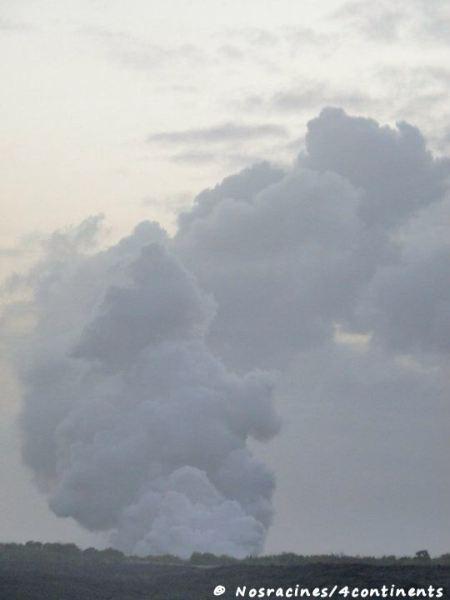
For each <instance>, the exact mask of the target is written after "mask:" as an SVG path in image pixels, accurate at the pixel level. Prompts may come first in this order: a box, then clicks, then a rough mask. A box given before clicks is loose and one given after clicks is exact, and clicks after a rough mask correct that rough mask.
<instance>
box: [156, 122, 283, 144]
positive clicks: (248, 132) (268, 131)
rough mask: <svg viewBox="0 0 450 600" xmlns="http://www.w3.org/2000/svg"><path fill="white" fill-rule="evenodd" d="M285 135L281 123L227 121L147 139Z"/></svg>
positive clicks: (213, 139) (179, 140)
mask: <svg viewBox="0 0 450 600" xmlns="http://www.w3.org/2000/svg"><path fill="white" fill-rule="evenodd" d="M286 137H288V132H287V130H286V129H285V128H284V127H283V126H281V125H275V124H271V123H260V124H251V125H250V124H239V123H232V122H227V123H222V124H219V125H215V126H213V127H203V128H198V129H186V130H182V131H165V132H161V133H153V134H151V135H149V136H148V138H147V141H148V142H152V143H153V142H162V143H165V144H192V143H206V144H220V143H224V142H234V141H252V140H260V139H265V138H286Z"/></svg>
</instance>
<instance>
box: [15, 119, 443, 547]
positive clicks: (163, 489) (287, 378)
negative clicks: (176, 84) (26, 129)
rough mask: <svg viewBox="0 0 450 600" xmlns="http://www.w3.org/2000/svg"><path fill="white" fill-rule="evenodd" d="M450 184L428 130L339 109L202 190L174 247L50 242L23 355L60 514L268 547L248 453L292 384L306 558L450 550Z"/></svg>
mask: <svg viewBox="0 0 450 600" xmlns="http://www.w3.org/2000/svg"><path fill="white" fill-rule="evenodd" d="M449 175H450V161H449V160H448V159H444V158H438V157H435V156H433V155H432V154H431V153H430V152H429V151H428V150H427V147H426V143H425V140H424V138H423V136H422V135H421V133H420V131H418V130H417V129H416V128H415V127H413V126H411V125H409V124H407V123H399V124H398V125H397V127H396V128H391V127H387V126H380V125H379V124H378V123H377V122H376V121H374V120H371V119H365V118H356V117H350V116H348V115H347V114H346V113H345V112H344V111H342V110H340V109H331V108H329V109H325V110H323V111H322V112H321V113H320V115H319V116H318V117H317V118H316V119H313V120H312V121H311V122H310V123H309V124H308V131H307V136H306V150H305V152H304V153H302V154H301V155H300V156H299V157H298V159H297V161H296V162H295V164H294V165H293V166H292V167H291V168H289V169H287V170H285V171H283V170H282V169H280V168H277V167H274V166H272V165H270V164H269V163H261V164H257V165H255V166H253V167H251V168H248V169H246V170H244V171H242V172H240V173H238V174H235V175H233V176H231V177H229V178H227V179H225V180H224V181H223V182H222V183H220V184H218V185H217V186H216V187H215V188H213V189H210V190H205V191H204V192H202V193H201V194H199V196H198V197H197V198H196V199H195V202H194V204H193V206H192V208H191V209H190V210H189V211H187V212H185V213H182V214H181V215H180V216H179V222H178V230H177V233H176V234H175V235H174V236H173V237H172V238H169V237H168V236H167V234H166V233H165V232H164V231H163V230H162V229H161V228H160V227H159V226H158V225H157V224H155V223H141V224H140V225H138V227H137V228H136V230H135V231H134V232H133V233H132V234H131V235H130V236H129V237H127V238H125V239H123V240H122V241H121V242H119V243H118V244H117V245H115V246H112V247H111V248H109V249H107V250H104V251H95V250H94V249H93V248H92V246H91V238H92V237H93V236H94V235H95V231H96V230H97V228H98V227H99V223H98V221H96V220H91V221H90V222H89V223H90V225H89V226H86V225H85V226H84V227H83V228H81V229H75V230H72V231H69V232H66V233H65V234H63V233H60V234H55V236H53V238H52V239H51V240H50V242H49V244H48V246H47V249H46V256H45V257H44V259H43V260H42V261H41V263H39V264H38V265H37V266H36V267H35V268H34V269H33V270H32V271H31V272H30V274H29V275H28V277H27V278H26V279H25V280H24V281H23V283H24V284H26V285H27V286H29V287H31V289H32V290H33V300H32V301H31V302H30V303H29V304H28V305H26V306H25V309H24V310H28V311H29V312H31V313H32V315H33V317H34V319H35V322H36V325H35V327H34V329H33V331H32V333H31V334H30V336H29V337H27V338H26V345H24V344H22V343H20V342H21V340H17V344H16V345H17V350H16V355H17V364H18V370H19V374H20V377H21V380H22V383H23V385H24V390H25V391H24V400H23V415H22V430H23V439H24V450H23V454H24V459H25V462H26V463H27V464H28V465H29V466H30V467H31V468H32V469H33V471H34V473H35V475H36V480H37V482H38V485H39V486H40V488H41V489H42V491H43V492H44V493H45V494H46V495H47V496H48V498H49V505H50V507H51V508H52V510H53V511H54V512H55V513H56V514H57V515H59V516H64V517H68V516H71V517H73V518H75V519H77V521H78V522H79V523H80V524H82V525H83V526H84V527H87V528H89V529H92V530H104V531H109V532H110V534H111V540H112V542H113V543H114V545H115V546H116V547H118V548H121V549H123V550H125V551H127V552H134V553H138V554H149V553H154V554H156V553H163V552H172V553H175V554H179V555H182V556H188V555H189V554H190V553H191V552H192V551H196V550H200V551H211V552H216V553H227V554H233V555H236V556H244V555H245V554H249V553H254V552H258V551H261V549H262V548H263V544H264V539H265V536H266V533H267V530H268V527H269V525H270V522H271V516H272V503H271V498H272V493H273V489H274V479H273V476H272V475H271V474H270V472H269V470H268V469H267V468H266V467H265V466H264V465H263V464H262V463H261V462H260V461H258V460H257V459H256V458H255V457H254V455H253V454H252V452H251V450H250V446H249V443H248V442H249V440H251V439H252V438H253V439H256V440H260V441H268V440H270V439H271V438H272V437H273V436H274V435H275V434H276V432H277V430H278V427H279V421H278V418H277V416H276V415H275V411H274V409H273V402H272V398H273V395H274V394H275V396H276V397H277V402H278V409H279V412H281V416H282V418H284V422H285V430H284V433H283V434H282V435H281V436H279V441H278V442H277V444H278V448H281V450H280V451H279V453H278V455H277V454H276V453H275V458H274V461H272V462H273V465H274V467H275V470H276V471H277V475H278V476H279V479H280V480H281V488H280V492H279V494H281V495H283V494H284V502H285V504H287V505H288V504H289V501H288V500H289V497H290V496H292V497H293V498H300V502H299V503H297V505H296V511H297V514H298V515H299V519H298V520H299V522H300V523H301V524H302V527H303V530H302V535H303V538H302V540H303V543H304V544H307V543H312V540H313V539H314V540H316V542H317V543H318V544H319V545H321V548H322V549H323V550H324V551H326V550H335V551H336V550H337V549H342V546H341V547H340V548H336V546H335V544H336V541H337V543H339V544H345V546H344V549H345V550H348V551H358V547H357V546H356V547H355V545H356V543H357V542H358V539H359V538H358V535H357V533H356V532H357V531H359V530H360V528H361V527H364V528H365V530H366V533H367V536H368V537H369V538H370V536H373V538H374V539H375V538H377V539H379V536H380V535H381V536H385V538H384V539H386V536H389V535H391V536H395V537H396V539H401V536H402V532H403V536H404V539H406V540H407V542H408V543H411V544H416V543H417V544H419V541H420V540H422V542H423V543H422V544H421V545H424V544H425V543H428V544H429V545H430V547H432V545H433V543H434V544H435V545H439V544H442V545H443V546H445V544H446V543H447V544H448V539H444V538H445V535H444V533H443V527H442V524H443V522H444V521H445V520H448V516H449V515H448V512H449V509H448V506H450V484H449V481H448V476H447V469H446V460H447V456H448V450H449V447H448V446H449V444H448V440H449V439H450V437H449V433H450V431H449V430H450V420H449V418H448V417H449V406H448V397H449V377H448V374H449V371H448V354H449V350H450V344H449V340H450V310H449V306H450V291H449V287H448V278H449V275H450V268H449V256H450V254H449V242H448V236H447V235H446V232H445V227H444V226H443V223H445V222H448V216H449V214H450V201H449V198H448V194H447V190H448V177H449ZM275 371H276V372H277V373H278V375H277V377H276V378H275V376H274V372H275ZM293 428H294V429H295V435H293V434H292V432H293ZM283 440H284V441H283ZM288 478H290V480H291V481H292V480H295V482H296V485H297V486H298V487H295V485H294V486H293V484H292V483H290V484H289V485H287V484H286V481H287V479H288ZM286 498H287V501H286ZM282 517H283V516H281V519H282ZM287 518H290V519H291V520H292V519H293V518H294V515H293V514H292V513H289V512H288V513H287ZM352 519H353V521H352ZM406 530H407V533H405V531H406ZM299 535H300V534H299ZM299 543H300V542H299ZM352 543H353V544H354V546H353V547H352ZM297 549H298V548H297ZM360 549H361V548H360ZM303 550H304V551H305V552H308V551H309V548H308V547H304V548H303Z"/></svg>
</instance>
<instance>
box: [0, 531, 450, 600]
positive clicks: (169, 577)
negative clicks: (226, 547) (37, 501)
mask: <svg viewBox="0 0 450 600" xmlns="http://www.w3.org/2000/svg"><path fill="white" fill-rule="evenodd" d="M218 585H223V586H225V588H226V590H227V591H226V592H225V593H224V594H223V595H221V596H220V598H223V599H225V600H226V599H229V598H236V589H237V588H238V587H239V588H241V589H242V588H243V587H244V586H246V592H245V593H246V595H245V596H241V597H251V595H249V593H250V590H251V589H252V588H256V590H258V591H259V590H260V588H274V589H275V591H276V590H277V589H278V588H283V589H284V590H286V589H288V588H290V587H291V588H293V589H294V590H295V586H297V585H298V586H299V589H301V588H309V589H310V590H311V593H312V591H313V589H314V588H321V590H322V589H323V588H328V592H329V591H330V590H331V589H332V588H333V587H334V586H335V585H337V586H338V590H339V589H340V588H345V586H348V588H349V590H350V591H349V595H348V596H347V597H348V598H351V595H350V593H351V591H352V590H354V589H355V588H358V589H359V590H361V589H362V588H379V589H381V588H382V586H387V589H388V592H391V590H394V591H396V590H398V588H404V589H405V590H409V589H410V588H422V589H423V590H426V593H427V595H426V596H423V595H419V596H418V597H427V598H428V597H439V595H436V594H437V589H438V588H443V590H444V591H443V592H442V595H441V597H442V598H445V599H446V598H449V599H450V596H449V595H448V594H449V593H450V554H446V555H443V556H441V557H438V558H433V559H431V558H430V557H429V555H428V553H427V552H426V551H422V552H419V553H418V554H417V555H416V556H415V557H400V558H397V557H393V556H385V557H381V558H373V557H351V556H341V555H329V556H300V555H296V554H290V553H289V554H288V553H287V554H280V555H274V556H262V557H248V558H246V559H243V560H236V559H233V558H230V557H227V556H221V557H217V556H214V555H211V554H193V555H192V557H191V558H190V559H189V560H186V561H183V560H181V559H179V558H177V557H174V556H160V557H147V558H138V557H128V556H124V555H123V554H122V553H120V552H118V551H116V550H111V549H108V550H103V551H99V550H95V549H93V548H89V549H87V550H84V551H83V550H80V549H78V548H77V547H76V546H75V545H73V544H41V543H39V542H28V543H27V544H25V545H21V544H0V598H1V599H2V600H3V599H5V600H6V599H7V600H19V599H20V600H28V599H30V600H97V599H98V600H144V599H145V600H207V599H208V598H215V597H217V596H214V588H215V587H216V586H218ZM392 586H396V587H395V588H393V587H392ZM429 586H432V587H433V588H434V589H435V590H436V591H435V592H434V594H433V595H432V596H430V595H429V589H430V588H429ZM338 590H336V592H335V595H334V597H335V598H338V599H340V598H344V597H345V596H344V595H342V594H339V593H338ZM256 597H258V596H256ZM264 597H268V596H267V595H266V596H264ZM270 597H271V598H276V597H277V596H276V595H275V592H273V593H272V595H271V596H270ZM278 597H283V596H278ZM298 597H300V596H298ZM302 597H303V598H305V597H308V596H307V595H303V596H302ZM310 597H313V596H312V595H311V596H310ZM356 597H361V596H356ZM372 597H373V596H372ZM386 597H388V598H391V597H403V596H389V595H388V596H386ZM407 597H408V596H407ZM409 597H411V596H409ZM415 597H417V596H415Z"/></svg>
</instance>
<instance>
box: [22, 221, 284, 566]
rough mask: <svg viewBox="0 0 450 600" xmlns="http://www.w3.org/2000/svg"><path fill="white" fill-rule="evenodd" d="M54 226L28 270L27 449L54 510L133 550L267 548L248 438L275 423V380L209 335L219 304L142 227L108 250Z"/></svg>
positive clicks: (265, 502)
mask: <svg viewBox="0 0 450 600" xmlns="http://www.w3.org/2000/svg"><path fill="white" fill-rule="evenodd" d="M77 237H79V232H78V231H77V230H76V231H75V232H72V233H71V234H69V235H66V236H61V235H58V236H56V237H55V239H54V240H53V241H52V243H51V244H50V247H49V249H48V255H47V257H46V258H45V259H44V260H43V262H42V263H41V264H40V265H38V267H37V268H36V269H35V270H34V272H33V273H32V274H31V278H30V279H31V281H30V283H31V284H32V286H33V288H34V292H35V305H34V306H33V307H32V308H33V312H34V316H35V319H36V321H37V325H36V328H35V330H34V333H33V336H32V337H31V339H29V340H27V348H26V350H25V349H24V350H23V353H22V355H21V376H22V380H23V382H24V385H25V392H24V412H23V416H22V425H23V431H24V458H25V461H26V463H27V464H28V465H29V466H31V467H32V468H33V470H34V472H35V474H36V478H37V481H38V482H39V485H40V487H41V489H42V490H43V491H44V492H45V493H46V494H47V495H48V498H49V504H50V507H51V508H52V510H53V511H54V512H55V513H56V514H57V515H59V516H62V517H69V516H70V517H73V518H75V519H76V520H77V521H78V522H79V523H80V524H81V525H83V526H84V527H86V528H88V529H91V530H100V531H102V530H106V531H111V532H112V540H113V543H114V545H115V546H116V547H118V548H120V549H122V550H124V551H126V552H132V553H138V554H151V553H153V554H154V553H175V554H179V555H181V556H189V555H190V554H191V553H192V552H193V551H213V552H216V553H218V554H222V553H226V554H231V555H236V556H245V555H247V554H250V553H255V552H259V551H260V550H261V548H262V544H263V541H264V538H265V534H266V531H267V527H268V525H269V524H270V521H271V516H272V508H271V495H272V491H273V486H274V484H273V479H272V476H271V475H270V473H269V472H268V471H267V469H266V468H265V467H264V466H263V465H262V464H260V462H258V461H257V460H255V459H254V457H252V455H251V453H250V451H249V450H248V448H247V444H246V442H247V438H248V437H250V436H251V437H254V438H256V439H259V440H266V439H269V438H270V437H271V436H272V435H273V434H274V433H275V432H276V431H277V428H278V420H277V418H276V417H275V415H274V412H273V410H272V407H271V402H270V400H271V393H272V388H273V376H271V375H270V374H268V373H264V372H262V371H254V372H250V373H247V374H245V375H244V376H237V375H234V374H233V373H231V372H230V371H228V370H227V369H226V368H225V367H224V365H223V364H222V362H221V361H220V360H219V359H218V358H216V357H215V356H214V355H213V354H212V353H211V352H210V350H209V349H208V347H207V345H206V343H205V334H206V332H207V329H208V326H209V323H210V321H211V319H212V318H213V317H214V312H215V304H214V301H213V300H212V298H211V297H209V296H208V295H206V294H205V293H204V292H202V291H201V290H200V289H199V287H198V285H197V283H196V281H195V279H194V277H193V276H192V275H191V274H190V273H189V272H188V271H186V269H185V268H184V267H183V266H182V265H181V264H180V262H179V261H178V260H177V259H176V258H174V257H173V256H171V255H170V253H169V252H168V250H167V249H166V247H165V245H166V243H167V240H166V239H165V235H164V234H163V232H162V231H161V230H159V228H158V227H157V226H155V225H152V224H146V223H143V224H141V225H140V226H139V227H138V228H137V229H136V231H135V232H134V234H133V235H131V236H130V237H129V238H127V239H125V240H122V242H120V243H119V244H118V245H117V246H114V247H112V248H110V249H109V250H107V251H105V252H100V253H90V254H86V253H83V251H82V250H80V248H79V245H80V244H79V239H78V240H77V239H74V238H77Z"/></svg>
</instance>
